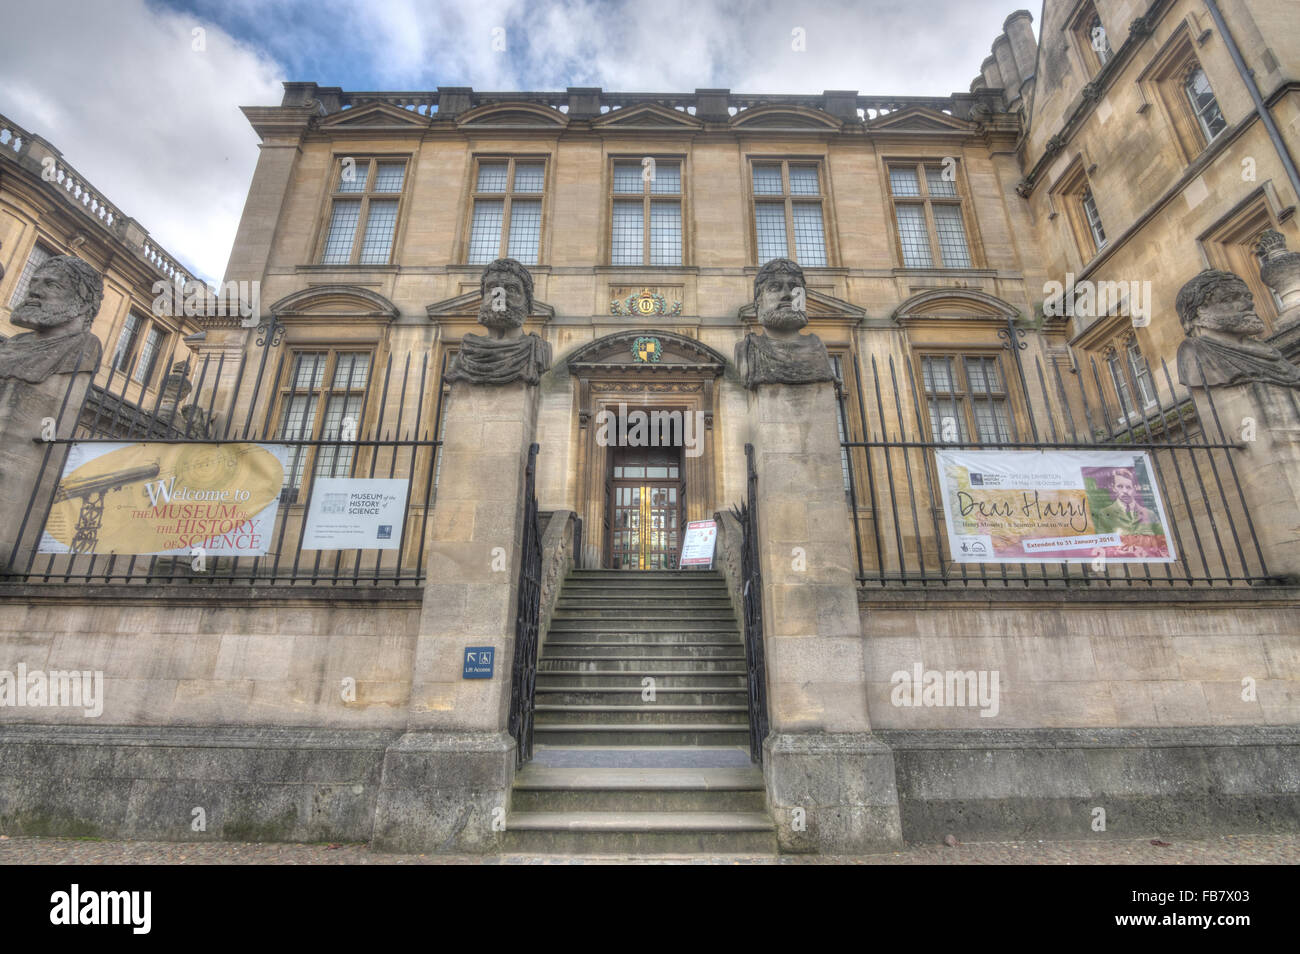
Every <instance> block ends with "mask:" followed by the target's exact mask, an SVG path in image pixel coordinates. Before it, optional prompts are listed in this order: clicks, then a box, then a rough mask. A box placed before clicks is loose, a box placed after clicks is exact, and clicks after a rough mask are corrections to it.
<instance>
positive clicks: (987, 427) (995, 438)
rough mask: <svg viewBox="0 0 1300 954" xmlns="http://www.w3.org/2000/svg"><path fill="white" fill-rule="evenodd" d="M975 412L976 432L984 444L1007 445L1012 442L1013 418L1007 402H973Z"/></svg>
mask: <svg viewBox="0 0 1300 954" xmlns="http://www.w3.org/2000/svg"><path fill="white" fill-rule="evenodd" d="M971 407H972V410H974V412H975V431H976V433H977V434H978V435H979V440H980V441H981V442H982V443H986V444H992V443H1006V442H1009V441H1010V440H1011V418H1010V416H1009V415H1008V413H1007V405H1006V402H1005V401H993V400H978V401H972V402H971Z"/></svg>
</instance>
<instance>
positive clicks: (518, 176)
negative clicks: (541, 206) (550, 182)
mask: <svg viewBox="0 0 1300 954" xmlns="http://www.w3.org/2000/svg"><path fill="white" fill-rule="evenodd" d="M545 183H546V165H545V163H541V162H516V163H515V191H516V192H541V191H542V189H543V188H544V186H545Z"/></svg>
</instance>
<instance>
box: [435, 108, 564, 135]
mask: <svg viewBox="0 0 1300 954" xmlns="http://www.w3.org/2000/svg"><path fill="white" fill-rule="evenodd" d="M568 123H569V117H568V116H566V115H564V113H562V112H560V111H559V110H558V109H552V108H551V107H549V106H542V105H540V104H538V103H526V102H517V103H511V102H506V103H487V104H485V105H483V106H476V107H475V108H473V109H471V110H469V111H468V112H465V113H462V114H461V115H460V116H458V117H457V118H456V124H457V125H458V126H491V127H498V126H509V127H515V128H518V127H531V128H533V129H561V128H563V127H564V126H567V125H568Z"/></svg>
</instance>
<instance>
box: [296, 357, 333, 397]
mask: <svg viewBox="0 0 1300 954" xmlns="http://www.w3.org/2000/svg"><path fill="white" fill-rule="evenodd" d="M324 380H325V352H323V351H302V352H299V353H298V354H297V355H295V356H294V359H293V378H292V381H293V384H292V387H293V389H294V390H295V391H306V390H311V389H314V388H319V387H320V386H321V382H322V381H324Z"/></svg>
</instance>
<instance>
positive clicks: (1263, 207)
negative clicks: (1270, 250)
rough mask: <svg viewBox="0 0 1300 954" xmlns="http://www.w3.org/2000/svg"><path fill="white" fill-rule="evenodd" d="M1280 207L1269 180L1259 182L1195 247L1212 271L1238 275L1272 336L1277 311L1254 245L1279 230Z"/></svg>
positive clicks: (1205, 232) (1274, 296) (1267, 331)
mask: <svg viewBox="0 0 1300 954" xmlns="http://www.w3.org/2000/svg"><path fill="white" fill-rule="evenodd" d="M1282 211H1283V210H1282V204H1281V202H1280V201H1279V199H1278V196H1277V191H1276V189H1275V188H1274V186H1273V183H1272V182H1271V181H1265V182H1262V183H1260V185H1259V187H1258V188H1257V189H1255V190H1254V191H1253V192H1251V193H1250V195H1248V196H1246V198H1244V199H1243V200H1241V201H1240V202H1238V203H1237V204H1236V205H1235V206H1234V207H1233V208H1232V209H1230V210H1229V211H1228V212H1227V214H1225V215H1224V216H1223V217H1221V218H1220V219H1219V220H1218V221H1217V222H1215V223H1214V224H1213V225H1211V226H1210V227H1209V228H1208V229H1206V230H1205V231H1204V232H1202V233H1201V234H1200V235H1199V236H1197V239H1196V244H1197V245H1199V246H1200V249H1201V254H1202V255H1204V256H1205V261H1206V264H1207V265H1208V266H1209V267H1211V268H1221V269H1223V270H1224V271H1229V272H1233V273H1235V274H1237V275H1240V276H1241V277H1242V278H1243V279H1244V280H1245V282H1246V285H1247V286H1249V288H1250V291H1251V294H1253V295H1254V296H1255V313H1256V314H1257V315H1259V317H1260V319H1261V320H1262V321H1263V322H1264V326H1265V328H1266V329H1267V330H1266V331H1265V333H1264V335H1263V337H1266V338H1267V337H1268V336H1269V335H1270V334H1272V333H1273V329H1274V326H1275V324H1276V322H1277V318H1278V315H1279V312H1280V309H1279V307H1278V300H1277V296H1276V295H1275V294H1274V292H1273V289H1271V288H1269V287H1268V286H1267V285H1265V284H1264V280H1263V278H1261V277H1260V274H1259V268H1260V263H1259V258H1258V257H1257V256H1256V255H1255V251H1254V247H1255V242H1256V241H1257V240H1258V239H1259V237H1260V235H1261V234H1262V233H1263V232H1265V231H1266V230H1268V229H1279V230H1280V229H1281V224H1282Z"/></svg>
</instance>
